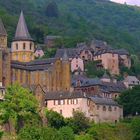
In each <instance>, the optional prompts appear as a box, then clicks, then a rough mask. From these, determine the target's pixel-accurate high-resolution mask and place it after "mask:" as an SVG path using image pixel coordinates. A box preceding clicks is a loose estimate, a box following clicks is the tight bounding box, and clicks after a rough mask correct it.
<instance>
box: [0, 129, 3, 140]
mask: <svg viewBox="0 0 140 140" xmlns="http://www.w3.org/2000/svg"><path fill="white" fill-rule="evenodd" d="M2 136H3V131H0V139H1V138H2Z"/></svg>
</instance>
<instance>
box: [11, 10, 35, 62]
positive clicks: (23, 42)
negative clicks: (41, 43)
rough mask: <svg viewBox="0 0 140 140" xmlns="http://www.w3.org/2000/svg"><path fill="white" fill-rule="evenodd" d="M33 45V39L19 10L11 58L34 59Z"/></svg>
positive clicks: (24, 60)
mask: <svg viewBox="0 0 140 140" xmlns="http://www.w3.org/2000/svg"><path fill="white" fill-rule="evenodd" d="M34 47H35V45H34V41H33V39H32V38H31V36H30V34H29V31H28V28H27V25H26V22H25V18H24V15H23V12H21V14H20V18H19V21H18V25H17V29H16V33H15V38H14V40H13V42H12V47H11V55H12V56H11V57H12V60H14V61H19V62H30V61H32V60H34Z"/></svg>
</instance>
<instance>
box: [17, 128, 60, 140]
mask: <svg viewBox="0 0 140 140" xmlns="http://www.w3.org/2000/svg"><path fill="white" fill-rule="evenodd" d="M18 139H19V140H62V137H61V134H60V133H58V131H57V130H56V129H54V128H48V127H46V128H45V127H40V128H38V127H33V126H32V127H25V128H24V129H22V130H21V131H20V133H19V135H18Z"/></svg>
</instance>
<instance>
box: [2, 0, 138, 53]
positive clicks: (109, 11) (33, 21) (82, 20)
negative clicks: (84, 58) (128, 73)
mask: <svg viewBox="0 0 140 140" xmlns="http://www.w3.org/2000/svg"><path fill="white" fill-rule="evenodd" d="M49 2H50V0H26V1H21V0H1V1H0V16H1V17H2V19H3V20H4V23H5V24H6V27H7V29H8V32H9V39H10V41H11V39H12V36H13V34H14V32H15V26H16V23H17V19H18V16H19V13H20V10H21V9H22V10H23V11H24V13H25V15H26V20H28V26H29V28H30V32H31V34H32V36H33V38H34V39H36V40H37V41H38V42H42V41H43V37H44V35H46V34H55V35H62V36H65V37H67V39H66V41H64V43H65V44H66V46H68V47H69V46H70V47H74V45H75V43H76V42H77V41H83V40H90V39H93V38H97V39H101V40H105V41H107V42H108V43H110V44H111V45H112V46H113V47H118V48H122V47H123V48H127V49H128V50H129V51H131V52H137V51H139V50H140V26H139V23H140V9H139V8H137V7H132V6H127V5H120V4H116V3H112V2H109V1H108V0H69V1H67V0H55V2H56V3H57V5H58V9H59V13H58V14H59V17H57V18H50V17H49V18H48V17H47V16H46V13H45V11H46V7H47V5H48V3H49Z"/></svg>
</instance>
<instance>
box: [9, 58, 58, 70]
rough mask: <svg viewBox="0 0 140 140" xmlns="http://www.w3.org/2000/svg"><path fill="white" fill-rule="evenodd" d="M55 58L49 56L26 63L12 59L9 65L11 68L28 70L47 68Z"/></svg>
mask: <svg viewBox="0 0 140 140" xmlns="http://www.w3.org/2000/svg"><path fill="white" fill-rule="evenodd" d="M55 60H56V59H54V58H50V59H42V60H34V61H32V62H28V63H23V62H18V61H12V63H11V66H12V68H17V69H22V70H29V71H36V70H49V68H51V67H52V65H53V63H54V62H55Z"/></svg>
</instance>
